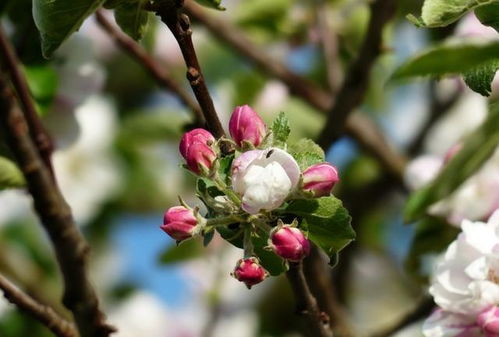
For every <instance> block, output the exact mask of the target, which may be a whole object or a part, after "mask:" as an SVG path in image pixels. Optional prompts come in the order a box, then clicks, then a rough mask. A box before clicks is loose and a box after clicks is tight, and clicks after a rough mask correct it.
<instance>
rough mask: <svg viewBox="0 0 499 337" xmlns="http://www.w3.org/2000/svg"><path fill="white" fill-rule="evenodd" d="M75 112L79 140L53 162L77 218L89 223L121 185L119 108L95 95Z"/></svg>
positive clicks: (78, 220)
mask: <svg viewBox="0 0 499 337" xmlns="http://www.w3.org/2000/svg"><path fill="white" fill-rule="evenodd" d="M75 115H76V120H77V121H78V124H79V126H80V128H81V132H80V134H79V137H78V140H77V141H76V142H75V143H73V144H72V145H71V146H69V147H67V148H66V149H64V150H63V151H57V152H55V153H54V156H53V162H54V169H55V172H56V176H57V180H58V182H59V184H60V187H61V191H62V193H63V195H64V197H65V198H66V200H67V201H68V203H69V205H70V206H71V208H72V209H73V213H74V216H75V219H76V221H77V222H79V223H81V224H86V223H87V222H88V221H90V220H91V219H92V218H93V217H94V216H95V214H96V213H97V212H98V211H99V209H100V207H101V204H102V203H103V202H105V201H106V200H107V199H108V198H110V197H111V196H112V195H113V194H114V193H116V192H117V191H118V189H119V188H120V183H121V175H120V170H119V165H118V163H117V160H115V158H113V156H112V142H113V139H114V138H113V137H114V135H115V132H116V131H115V129H116V111H115V109H114V106H113V105H112V104H111V103H110V102H109V101H108V100H106V99H104V98H102V97H99V96H92V97H90V98H89V99H88V100H86V101H85V104H83V105H81V106H80V107H79V108H78V109H76V112H75Z"/></svg>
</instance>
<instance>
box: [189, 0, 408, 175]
mask: <svg viewBox="0 0 499 337" xmlns="http://www.w3.org/2000/svg"><path fill="white" fill-rule="evenodd" d="M184 7H185V8H186V11H187V12H188V13H189V15H190V16H191V17H192V18H193V19H195V20H197V21H198V22H199V23H201V24H202V25H203V26H204V27H206V28H207V29H208V30H209V31H210V32H211V33H212V34H213V36H214V37H215V38H217V39H219V40H220V41H222V42H224V43H225V44H227V45H228V46H229V47H231V48H233V49H234V50H235V51H236V52H237V53H238V54H239V55H241V56H242V57H244V58H246V59H248V60H250V61H252V62H253V63H254V64H255V65H256V66H257V67H258V68H260V69H261V70H262V73H264V74H265V75H267V76H271V77H274V78H277V79H279V80H280V81H282V82H283V83H284V84H286V86H287V87H288V88H289V90H290V92H291V93H292V94H294V95H296V96H298V97H300V98H302V99H303V100H305V101H306V102H307V103H308V104H310V105H311V106H312V107H314V108H316V109H317V110H319V111H322V112H324V113H327V112H329V110H330V108H331V106H332V104H333V97H332V95H331V94H330V93H328V92H326V91H324V90H323V89H321V88H319V87H318V86H317V85H315V83H313V82H311V81H309V80H307V79H305V78H303V77H301V76H298V75H296V74H294V73H292V72H291V71H290V70H289V69H288V68H287V67H286V66H285V65H284V64H283V63H282V62H279V61H277V60H275V59H273V58H271V57H269V55H268V53H267V52H266V51H265V50H264V49H263V48H261V47H259V46H257V45H255V44H254V43H253V42H252V41H250V40H249V39H248V38H247V36H246V35H245V34H244V33H242V32H241V31H240V30H238V29H237V27H235V26H234V25H232V24H231V23H229V22H227V21H224V20H223V19H220V18H214V17H213V16H211V15H209V14H206V11H205V10H204V9H202V8H201V7H200V6H199V5H197V4H195V3H194V2H193V1H187V2H186V3H185V6H184ZM345 130H346V132H347V133H348V134H349V135H351V136H352V137H353V138H354V139H355V140H356V141H357V142H358V143H359V144H360V145H361V146H362V148H363V149H365V150H366V151H367V152H368V153H370V154H371V155H373V156H374V157H375V158H377V159H378V160H379V162H380V163H381V164H382V166H383V167H384V168H385V169H386V170H387V171H389V172H390V173H391V174H392V175H393V176H394V177H396V178H397V179H398V180H399V181H402V178H401V177H402V172H403V167H404V166H405V162H406V159H405V157H404V156H402V155H401V154H399V153H397V152H396V151H395V150H394V149H393V148H392V147H391V146H390V145H389V144H388V142H387V141H386V139H385V137H384V135H383V133H382V132H381V131H379V129H378V127H377V126H376V125H375V124H374V123H373V122H371V120H370V119H369V118H367V117H365V116H363V115H361V114H359V113H353V114H351V115H350V116H349V117H348V119H347V121H346V125H345ZM326 147H329V144H326Z"/></svg>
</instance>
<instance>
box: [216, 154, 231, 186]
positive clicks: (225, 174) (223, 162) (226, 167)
mask: <svg viewBox="0 0 499 337" xmlns="http://www.w3.org/2000/svg"><path fill="white" fill-rule="evenodd" d="M233 160H234V155H230V156H226V157H223V158H222V159H220V161H219V164H220V167H219V168H218V173H219V175H220V178H221V179H222V180H223V181H225V182H226V183H229V181H228V179H229V175H230V170H231V168H232V161H233Z"/></svg>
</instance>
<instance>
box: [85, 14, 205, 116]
mask: <svg viewBox="0 0 499 337" xmlns="http://www.w3.org/2000/svg"><path fill="white" fill-rule="evenodd" d="M95 17H96V19H97V23H98V24H99V25H100V27H101V28H102V29H103V30H104V31H106V33H108V34H109V36H110V37H111V38H112V39H113V40H114V42H115V43H116V44H117V45H118V46H120V47H121V49H123V50H124V51H125V52H126V53H127V54H128V55H130V57H132V58H133V59H135V60H136V61H137V62H138V63H140V64H141V65H142V66H143V67H144V68H145V69H146V70H147V71H148V72H149V74H150V75H151V76H152V77H153V79H154V80H155V81H156V83H157V84H158V85H159V86H160V87H162V88H164V89H166V90H168V91H171V92H173V93H174V94H176V95H177V96H178V98H179V99H180V101H181V102H182V103H183V104H184V105H185V106H186V107H188V108H189V109H190V110H192V111H193V112H194V116H195V118H196V124H198V125H203V124H204V122H205V121H204V117H203V113H202V112H201V109H200V108H199V105H198V104H197V103H196V101H195V100H193V99H192V97H191V95H189V93H188V92H187V91H186V90H185V89H184V88H182V86H180V85H179V84H178V83H177V82H175V80H174V79H173V78H171V76H170V74H168V72H167V71H165V69H164V68H163V67H162V66H161V65H160V64H159V62H157V61H156V60H155V59H153V58H152V57H151V56H150V55H148V54H147V52H146V51H145V49H144V48H142V46H141V45H140V44H138V43H137V42H135V41H134V40H133V39H132V38H130V37H128V36H127V35H126V34H124V33H122V32H121V31H120V30H118V29H117V28H116V27H115V26H113V24H111V22H109V21H108V20H107V19H106V17H105V15H104V13H103V12H102V10H98V11H97V12H96V13H95Z"/></svg>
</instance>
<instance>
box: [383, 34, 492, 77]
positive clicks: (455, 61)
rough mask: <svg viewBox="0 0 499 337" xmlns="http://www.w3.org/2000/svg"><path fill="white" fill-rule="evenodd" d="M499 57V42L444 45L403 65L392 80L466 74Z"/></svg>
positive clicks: (425, 52) (427, 51)
mask: <svg viewBox="0 0 499 337" xmlns="http://www.w3.org/2000/svg"><path fill="white" fill-rule="evenodd" d="M498 55H499V42H491V43H484V44H477V43H466V44H459V45H455V44H444V45H440V46H438V47H435V48H431V49H429V50H426V51H424V52H423V53H421V54H420V55H417V56H416V57H413V58H411V59H410V60H409V61H407V62H405V63H404V64H402V65H401V66H400V67H399V68H398V69H397V70H396V71H395V72H394V74H393V75H392V77H391V80H399V79H404V78H409V77H414V76H429V75H433V76H439V75H446V74H460V73H465V72H467V71H471V70H472V69H474V68H477V67H479V66H481V65H483V64H485V63H486V62H490V61H492V60H496V59H497V58H498Z"/></svg>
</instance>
